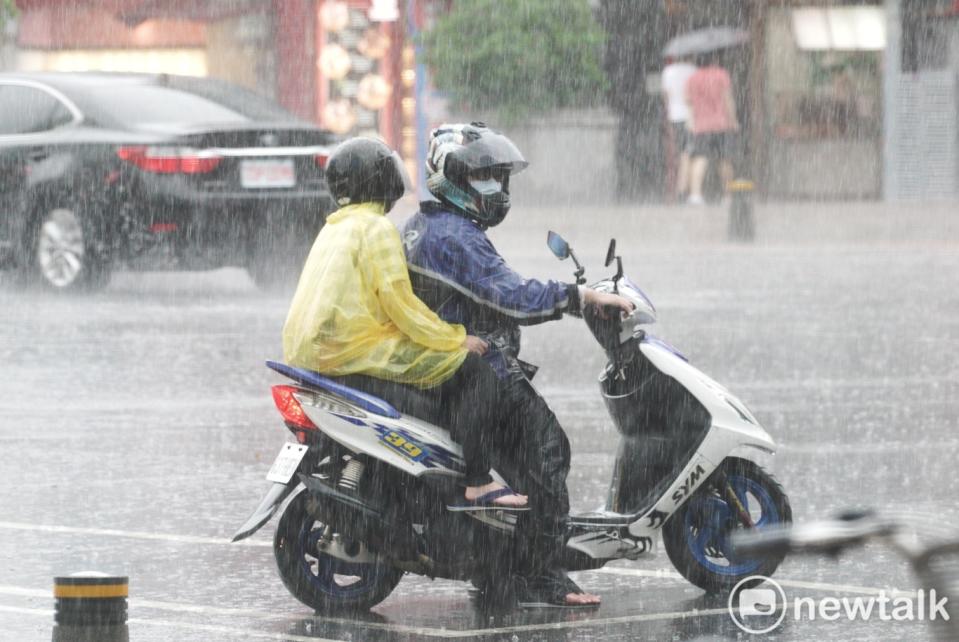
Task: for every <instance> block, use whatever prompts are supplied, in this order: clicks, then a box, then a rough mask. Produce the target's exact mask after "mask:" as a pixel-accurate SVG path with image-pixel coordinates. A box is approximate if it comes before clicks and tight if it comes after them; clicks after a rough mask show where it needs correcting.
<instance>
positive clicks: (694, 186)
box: [686, 52, 739, 205]
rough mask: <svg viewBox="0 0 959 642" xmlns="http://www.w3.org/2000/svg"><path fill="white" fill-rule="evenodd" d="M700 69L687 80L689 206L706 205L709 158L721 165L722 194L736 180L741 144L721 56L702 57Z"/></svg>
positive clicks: (731, 95)
mask: <svg viewBox="0 0 959 642" xmlns="http://www.w3.org/2000/svg"><path fill="white" fill-rule="evenodd" d="M697 63H698V64H699V68H698V69H697V70H696V71H695V72H694V73H693V74H692V75H691V76H690V77H689V80H687V81H686V103H687V105H688V106H689V111H690V120H689V127H690V131H691V132H692V151H691V155H692V164H691V167H690V169H691V181H692V182H691V185H690V191H689V203H690V204H692V205H702V204H703V202H704V201H703V182H704V181H705V179H706V171H707V170H708V169H709V159H710V157H712V158H714V159H715V160H716V161H717V162H718V163H719V175H720V177H721V178H722V181H723V193H724V194H725V193H726V191H727V190H728V186H729V183H730V181H732V180H733V164H732V158H733V155H734V154H735V150H736V147H737V143H738V140H737V138H738V134H737V132H738V131H739V122H738V120H737V119H736V104H735V102H734V101H733V91H732V81H731V80H730V78H729V72H727V71H726V70H725V69H723V68H722V67H720V66H719V53H718V52H710V53H707V54H702V55H701V56H700V57H699V59H698V60H697Z"/></svg>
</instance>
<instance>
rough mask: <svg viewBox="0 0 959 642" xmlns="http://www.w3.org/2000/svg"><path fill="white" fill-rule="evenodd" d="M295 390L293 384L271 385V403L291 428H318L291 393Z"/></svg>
mask: <svg viewBox="0 0 959 642" xmlns="http://www.w3.org/2000/svg"><path fill="white" fill-rule="evenodd" d="M296 391H297V389H296V388H295V387H294V386H282V385H281V386H273V403H275V404H276V409H277V410H279V411H280V415H282V416H283V421H285V422H286V424H287V425H288V426H290V427H292V428H299V429H301V430H319V428H317V427H316V424H314V423H313V422H312V421H310V418H309V417H307V416H306V413H305V412H304V411H303V406H301V405H300V402H299V400H298V399H297V398H296V396H295V395H294V394H293V393H295V392H296Z"/></svg>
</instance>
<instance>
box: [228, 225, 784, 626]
mask: <svg viewBox="0 0 959 642" xmlns="http://www.w3.org/2000/svg"><path fill="white" fill-rule="evenodd" d="M547 243H548V245H549V247H550V249H551V250H552V251H553V253H554V254H555V255H556V256H557V257H559V258H560V259H565V258H567V257H571V258H572V259H573V262H574V263H575V264H576V267H577V271H576V278H577V282H578V283H584V282H585V280H584V279H583V278H582V275H583V271H584V270H583V268H582V266H581V265H580V264H579V262H578V261H577V260H576V257H575V255H574V254H573V252H572V250H571V249H570V247H569V245H568V244H567V243H566V241H564V240H563V239H562V237H560V236H559V235H557V234H555V233H553V232H550V233H549V237H548V239H547ZM615 248H616V243H615V240H614V241H611V242H610V247H609V252H608V253H607V258H606V265H607V266H609V265H610V264H612V263H613V262H614V261H615V262H616V265H617V271H616V274H615V275H614V276H612V277H610V278H608V279H605V280H603V281H600V282H599V283H596V284H595V285H593V286H592V287H593V288H594V289H596V290H601V291H608V292H616V293H618V294H620V295H622V296H624V297H626V298H627V299H629V300H630V301H632V302H633V303H634V304H635V306H636V307H635V310H634V311H633V312H632V313H631V314H630V315H629V316H628V317H626V318H622V317H621V316H618V315H609V316H608V318H605V319H604V318H601V315H598V314H595V313H594V312H593V311H591V310H589V309H587V310H586V311H585V314H584V318H585V320H586V323H587V325H588V326H589V328H590V330H591V331H592V333H593V336H594V337H595V338H596V340H597V341H598V342H599V344H600V345H601V346H602V347H603V349H604V350H605V351H606V353H607V355H608V357H609V363H608V365H607V366H606V368H605V369H604V371H603V372H602V373H601V374H600V377H599V385H600V392H601V394H602V396H603V400H604V402H605V404H606V408H607V410H608V411H609V413H610V415H611V417H612V419H613V421H614V423H615V425H616V427H617V429H618V430H619V432H620V434H621V438H620V445H619V451H618V454H617V457H616V462H615V466H614V470H613V474H612V481H611V484H610V490H609V495H608V498H607V501H606V504H605V506H604V507H602V508H601V509H600V510H597V511H595V512H590V513H585V514H576V515H571V516H570V526H569V539H568V544H567V559H566V560H565V561H566V568H567V569H568V570H571V571H575V570H584V569H596V568H600V567H601V566H603V565H604V564H606V563H607V562H609V561H611V560H615V559H630V560H635V559H639V558H641V557H647V556H650V555H652V554H653V553H654V552H655V549H656V541H657V540H658V539H659V536H660V533H662V539H663V543H664V547H665V549H666V553H667V555H668V556H669V559H670V561H671V562H672V563H673V565H674V566H675V567H676V569H677V570H678V571H679V572H680V573H681V574H682V575H683V576H684V577H685V578H686V579H688V580H689V581H690V582H692V583H693V584H695V585H697V586H699V587H701V588H703V589H704V590H706V591H709V592H719V591H724V590H729V589H731V588H733V587H734V586H735V585H736V584H737V583H738V582H739V581H740V580H742V579H744V578H746V577H748V576H751V575H764V576H767V577H768V576H770V575H772V574H773V572H774V571H775V570H776V568H777V567H778V565H779V563H780V562H781V561H782V558H783V554H780V553H771V554H765V555H751V556H743V555H740V554H737V552H736V550H735V549H734V548H733V547H732V546H731V545H730V536H731V535H732V534H733V533H735V532H742V531H744V530H745V531H755V530H762V529H765V528H767V527H769V526H773V525H782V524H786V523H789V522H790V521H791V517H792V512H791V509H790V506H789V501H788V499H787V497H786V495H785V494H784V493H783V491H782V488H781V487H780V486H779V484H778V483H777V482H776V481H775V480H774V479H773V478H772V477H771V476H770V475H769V474H767V473H766V472H765V471H764V470H763V469H762V468H761V467H760V466H759V465H758V464H756V463H755V462H754V461H752V460H751V459H749V458H748V455H749V453H750V452H751V451H752V452H755V451H757V450H758V451H764V452H767V453H771V452H773V449H774V447H775V444H774V443H773V441H772V439H771V438H770V436H769V435H768V434H767V433H766V431H765V430H764V429H763V428H762V426H760V424H759V422H758V421H757V420H756V418H755V417H754V416H753V415H752V413H751V412H750V411H749V410H748V409H747V408H746V406H745V404H743V403H742V402H741V401H740V400H739V399H738V398H737V397H735V396H734V395H733V394H732V393H730V392H729V391H728V390H726V388H724V387H723V386H721V385H720V384H718V383H717V382H715V381H714V380H712V379H711V378H709V377H708V376H706V375H705V374H703V373H702V372H700V371H699V370H697V369H696V368H694V367H693V366H692V365H690V364H689V362H688V361H687V359H686V358H685V357H684V356H683V355H682V354H681V353H679V352H678V351H677V350H676V349H675V348H673V347H671V346H670V345H668V344H666V343H665V342H663V341H661V340H659V339H656V338H655V337H653V336H652V335H649V334H647V333H645V332H644V331H643V330H642V329H640V326H641V325H644V324H650V323H653V322H655V320H656V311H655V308H654V307H653V305H652V303H651V302H650V301H649V299H648V298H647V297H646V295H645V294H644V293H643V292H642V290H640V289H639V287H637V286H636V285H635V284H634V283H633V282H632V281H630V280H629V279H628V278H627V277H625V276H624V275H623V270H622V260H621V258H620V257H618V256H616V252H615ZM267 365H268V366H269V367H270V368H272V369H273V370H275V371H277V372H279V373H280V374H282V375H285V376H286V377H288V378H290V379H291V380H293V381H294V382H295V385H277V386H273V397H274V400H275V402H276V406H277V408H278V409H279V411H280V413H281V414H282V416H283V419H284V421H285V423H286V426H287V428H288V429H289V430H290V431H291V432H292V433H293V434H294V435H295V436H296V441H297V443H287V444H286V445H284V447H283V448H282V449H281V451H280V454H279V455H278V457H277V458H276V461H275V462H274V464H273V467H272V468H271V469H270V472H269V474H268V475H267V479H268V480H270V481H272V482H274V484H273V486H272V487H271V488H270V490H269V491H268V492H267V494H266V495H265V497H264V498H263V499H262V500H261V502H260V505H259V506H258V507H257V509H256V510H255V511H254V513H253V515H251V516H250V518H249V519H248V520H247V522H246V523H245V524H243V526H242V527H241V528H240V530H239V531H238V532H237V534H236V535H235V536H234V538H233V540H234V541H237V540H240V539H243V538H245V537H248V536H249V535H251V534H253V533H254V532H256V531H257V530H258V529H259V528H260V527H261V526H263V524H265V523H266V522H267V521H268V520H269V519H270V518H271V517H272V515H273V514H274V513H275V512H276V511H277V509H278V508H279V507H280V506H281V504H282V503H283V501H284V500H285V499H286V498H287V497H288V496H289V495H291V494H294V493H295V494H294V497H293V499H292V500H291V501H290V502H289V503H288V504H287V506H286V508H285V510H284V511H283V514H282V516H281V517H280V521H279V524H278V526H277V530H276V534H275V537H274V553H275V556H276V561H277V566H278V568H279V572H280V577H281V578H282V580H283V582H284V584H285V585H286V587H287V588H288V589H289V590H290V592H292V593H293V595H294V596H296V598H297V599H299V600H300V601H302V602H303V603H304V604H307V605H309V606H311V607H313V608H314V609H316V610H318V611H330V610H336V609H344V608H346V609H367V608H369V607H371V606H373V605H374V604H377V603H378V602H380V601H382V600H383V599H385V598H386V596H387V595H389V593H390V592H391V591H392V590H393V588H394V587H395V586H396V584H397V583H398V582H399V580H400V578H401V577H402V575H403V573H404V572H411V573H416V574H420V575H425V576H429V577H443V578H449V579H459V580H473V581H474V583H475V582H483V581H484V580H486V581H488V580H490V579H493V580H495V578H496V577H497V575H496V574H497V573H498V572H499V571H498V569H497V565H496V563H495V561H496V560H502V559H506V558H508V557H509V553H508V551H509V548H510V543H511V539H512V534H513V531H514V530H515V523H516V513H511V512H506V511H497V510H492V511H491V510H484V511H465V512H451V511H449V510H447V509H446V503H447V502H446V499H448V498H449V497H451V496H453V493H455V492H462V490H461V488H460V490H459V491H457V481H458V479H459V478H460V477H461V476H462V471H463V460H462V456H461V449H460V447H459V446H458V445H457V444H456V443H455V442H453V441H452V440H451V439H450V435H449V432H448V431H447V430H446V429H444V428H441V427H438V426H434V425H431V424H428V423H426V422H424V421H421V420H419V419H416V418H414V417H411V416H408V415H404V414H403V413H402V409H397V408H395V407H393V406H392V405H391V404H389V403H387V402H386V401H384V400H382V399H379V398H377V397H374V396H372V395H369V394H367V393H364V392H361V391H359V390H356V389H353V388H348V387H346V386H344V385H342V384H340V383H338V382H336V381H334V380H332V379H329V378H327V377H324V376H322V375H320V374H318V373H316V372H312V371H309V370H304V369H301V368H294V367H291V366H287V365H284V364H281V363H276V362H267ZM734 455H735V456H734ZM476 551H487V552H488V554H487V555H480V556H478V555H476V554H475V552H476Z"/></svg>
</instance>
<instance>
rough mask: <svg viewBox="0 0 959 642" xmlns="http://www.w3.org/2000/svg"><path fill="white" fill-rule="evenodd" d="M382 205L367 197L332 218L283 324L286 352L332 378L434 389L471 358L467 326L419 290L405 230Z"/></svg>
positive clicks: (291, 360)
mask: <svg viewBox="0 0 959 642" xmlns="http://www.w3.org/2000/svg"><path fill="white" fill-rule="evenodd" d="M383 210H384V208H383V205H382V204H380V203H360V204H357V205H347V206H346V207H343V208H341V209H339V210H337V211H336V212H334V213H333V214H331V215H330V216H329V217H328V218H327V220H326V225H325V226H324V227H323V229H322V230H321V231H320V234H319V235H318V236H317V237H316V242H314V243H313V248H312V249H311V250H310V255H309V257H308V258H307V259H306V264H305V265H304V267H303V273H302V274H301V275H300V281H299V283H298V284H297V287H296V293H295V294H294V295H293V302H292V303H291V304H290V311H289V313H288V314H287V317H286V324H285V325H284V326H283V357H284V359H285V360H286V362H287V363H288V364H290V365H292V366H297V367H300V368H308V369H310V370H316V371H317V372H321V373H323V374H326V375H330V376H341V375H347V374H354V373H358V374H365V375H369V376H371V377H377V378H380V379H389V380H391V381H396V382H399V383H405V384H412V385H416V386H420V387H422V388H429V387H433V386H435V385H438V384H440V383H442V382H444V381H446V380H447V379H449V378H450V377H451V376H453V373H455V372H456V370H457V369H458V368H459V367H460V365H461V364H462V363H463V360H464V359H465V358H466V355H467V351H466V349H465V348H463V347H462V345H463V339H464V338H465V337H466V331H465V330H464V328H463V326H461V325H450V324H448V323H446V322H445V321H443V320H441V319H440V318H439V317H438V316H436V314H435V313H433V311H432V310H430V309H429V308H428V307H426V304H424V303H423V302H422V301H420V300H419V299H418V298H417V297H416V295H414V294H413V289H412V286H411V285H410V276H409V273H408V272H407V270H406V257H405V255H404V253H403V244H402V242H401V240H400V234H399V231H398V230H397V229H396V227H395V226H394V225H393V223H391V222H390V221H389V220H388V219H387V218H386V216H385V215H384V211H383Z"/></svg>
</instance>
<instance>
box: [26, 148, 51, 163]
mask: <svg viewBox="0 0 959 642" xmlns="http://www.w3.org/2000/svg"><path fill="white" fill-rule="evenodd" d="M49 155H50V154H49V153H48V152H47V150H46V149H44V148H43V147H31V148H30V150H29V151H28V152H27V160H29V161H30V162H31V163H39V162H40V161H42V160H44V159H46V158H47V156H49Z"/></svg>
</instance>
